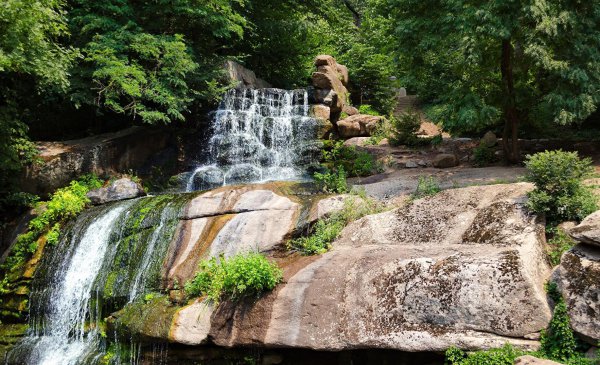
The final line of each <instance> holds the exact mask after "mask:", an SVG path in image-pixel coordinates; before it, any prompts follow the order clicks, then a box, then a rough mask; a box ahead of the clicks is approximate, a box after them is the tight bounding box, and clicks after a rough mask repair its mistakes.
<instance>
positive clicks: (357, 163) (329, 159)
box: [321, 140, 382, 177]
mask: <svg viewBox="0 0 600 365" xmlns="http://www.w3.org/2000/svg"><path fill="white" fill-rule="evenodd" d="M321 161H322V164H323V166H325V167H326V168H329V169H331V170H337V169H338V168H339V167H343V168H344V170H345V171H346V172H347V176H348V177H354V176H369V175H372V174H374V173H376V172H379V171H381V169H382V166H381V164H380V163H378V162H377V161H376V160H375V158H374V157H373V156H372V155H371V154H370V153H368V152H366V151H362V150H359V149H357V148H356V147H354V146H345V145H344V141H334V140H327V141H325V143H324V149H323V152H322V159H321Z"/></svg>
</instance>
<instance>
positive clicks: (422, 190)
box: [411, 176, 442, 199]
mask: <svg viewBox="0 0 600 365" xmlns="http://www.w3.org/2000/svg"><path fill="white" fill-rule="evenodd" d="M440 191H442V189H441V188H440V185H439V183H438V182H437V180H436V179H435V178H434V177H433V176H429V177H425V176H419V182H418V184H417V189H416V190H415V192H414V193H413V194H412V196H411V198H412V199H420V198H424V197H426V196H433V195H435V194H437V193H439V192H440Z"/></svg>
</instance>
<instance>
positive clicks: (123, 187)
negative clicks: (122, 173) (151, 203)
mask: <svg viewBox="0 0 600 365" xmlns="http://www.w3.org/2000/svg"><path fill="white" fill-rule="evenodd" d="M144 195H146V192H145V191H144V189H143V188H142V186H141V185H140V184H139V183H136V182H135V181H132V180H131V179H129V178H126V177H123V178H120V179H118V180H115V181H113V182H111V183H110V184H109V185H108V186H105V187H102V188H99V189H94V190H91V191H89V192H88V193H87V197H88V198H89V199H90V200H91V202H92V204H94V205H100V204H106V203H108V202H114V201H118V200H125V199H133V198H137V197H140V196H144Z"/></svg>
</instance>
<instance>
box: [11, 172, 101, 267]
mask: <svg viewBox="0 0 600 365" xmlns="http://www.w3.org/2000/svg"><path fill="white" fill-rule="evenodd" d="M101 186H102V181H101V180H99V179H98V178H97V177H95V176H93V175H85V176H83V177H81V178H80V179H79V180H75V181H71V183H70V184H69V186H67V187H64V188H61V189H58V190H57V191H56V192H55V193H54V194H52V198H51V199H50V200H49V201H47V202H40V203H38V207H37V209H38V210H40V211H41V213H40V214H39V215H38V216H37V217H35V218H33V219H32V220H31V221H30V222H29V226H28V231H27V232H25V233H24V234H21V235H19V236H18V237H17V242H16V243H15V246H14V247H13V249H12V251H11V254H10V256H9V257H8V258H7V259H6V262H5V263H4V264H3V265H2V269H4V270H11V269H13V268H16V267H19V266H20V265H21V264H23V263H24V262H25V261H26V260H27V258H28V257H30V256H31V255H32V254H33V253H34V252H35V250H36V249H37V241H38V239H39V238H40V237H41V236H43V235H46V238H47V242H48V243H50V244H56V243H58V240H59V236H60V229H61V227H62V225H63V224H64V222H65V221H67V220H69V219H71V218H73V217H75V216H76V215H77V214H79V213H80V212H81V211H82V210H83V209H84V208H85V206H86V204H88V203H89V199H88V198H87V196H86V194H87V192H88V191H90V190H91V189H96V188H99V187H101Z"/></svg>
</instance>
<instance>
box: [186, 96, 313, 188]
mask: <svg viewBox="0 0 600 365" xmlns="http://www.w3.org/2000/svg"><path fill="white" fill-rule="evenodd" d="M316 131H317V123H316V120H315V119H314V118H311V117H309V105H308V92H307V91H306V90H305V89H299V90H281V89H241V90H239V89H232V90H230V91H228V92H227V93H226V94H225V96H224V97H223V100H222V102H221V104H220V106H219V108H218V110H217V111H216V112H215V114H214V117H213V119H212V124H211V130H210V133H211V135H210V139H209V141H208V148H207V156H206V159H205V161H204V163H202V164H200V166H199V167H197V168H196V169H195V170H194V172H193V173H192V174H191V176H190V177H189V179H188V181H187V185H186V190H187V191H193V190H199V189H209V188H213V187H216V186H221V185H230V184H238V183H255V182H262V181H270V180H295V179H301V178H303V177H304V176H305V175H306V166H307V165H308V164H310V163H311V162H313V161H315V160H316V152H318V148H315V144H316V137H315V136H316Z"/></svg>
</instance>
